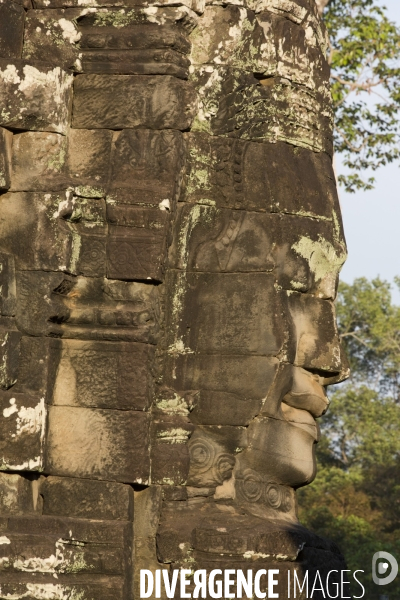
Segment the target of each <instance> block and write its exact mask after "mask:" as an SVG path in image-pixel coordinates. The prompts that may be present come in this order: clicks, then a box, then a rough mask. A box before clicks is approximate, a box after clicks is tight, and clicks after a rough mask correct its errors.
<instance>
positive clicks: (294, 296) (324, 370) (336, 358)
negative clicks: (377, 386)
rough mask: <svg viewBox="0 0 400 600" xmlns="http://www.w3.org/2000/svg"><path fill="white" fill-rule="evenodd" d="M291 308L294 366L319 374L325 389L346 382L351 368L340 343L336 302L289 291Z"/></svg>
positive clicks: (320, 382) (319, 379)
mask: <svg viewBox="0 0 400 600" xmlns="http://www.w3.org/2000/svg"><path fill="white" fill-rule="evenodd" d="M288 305H289V313H290V316H291V321H292V334H293V345H292V352H293V364H294V366H295V367H301V369H304V370H306V371H308V372H310V373H312V374H315V375H317V376H318V381H319V384H320V385H323V386H324V385H329V384H331V383H338V382H339V381H343V380H344V379H347V377H348V376H349V366H348V362H347V359H346V356H345V353H344V351H343V348H342V345H341V342H340V337H339V332H338V329H337V324H336V313H335V305H334V303H333V302H332V301H331V300H326V299H321V298H316V297H315V296H312V295H310V294H302V293H298V292H289V293H288ZM291 362H292V361H291Z"/></svg>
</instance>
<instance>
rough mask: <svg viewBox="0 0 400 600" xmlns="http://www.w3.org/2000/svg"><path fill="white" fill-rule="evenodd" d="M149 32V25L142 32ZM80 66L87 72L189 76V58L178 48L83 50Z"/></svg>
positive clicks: (182, 77) (185, 77)
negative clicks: (177, 50)
mask: <svg viewBox="0 0 400 600" xmlns="http://www.w3.org/2000/svg"><path fill="white" fill-rule="evenodd" d="M143 34H144V35H146V27H145V29H144V31H143ZM80 56H81V57H82V58H81V59H80V60H81V65H82V71H83V72H84V73H108V74H117V75H173V76H174V77H179V78H180V79H187V78H188V76H189V65H190V62H189V60H188V59H187V58H186V57H184V56H182V54H180V53H179V52H176V51H175V50H172V49H168V50H167V51H165V50H117V49H107V50H99V49H96V50H83V51H82V52H80Z"/></svg>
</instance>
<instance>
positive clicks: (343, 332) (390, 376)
mask: <svg viewBox="0 0 400 600" xmlns="http://www.w3.org/2000/svg"><path fill="white" fill-rule="evenodd" d="M337 314H338V325H339V333H340V336H341V339H342V342H343V344H344V346H345V348H346V350H347V354H348V357H349V360H350V364H351V368H352V375H351V378H350V380H348V381H347V382H345V383H343V384H340V385H339V386H337V387H336V388H333V389H332V388H331V390H332V391H330V392H329V394H330V400H331V406H330V409H329V411H328V413H327V414H326V415H325V416H324V417H323V418H322V419H321V433H322V437H321V441H320V443H319V444H318V446H317V460H318V464H319V471H318V475H317V478H316V480H315V482H314V483H313V484H312V485H311V486H308V487H306V488H303V489H301V490H299V507H300V508H299V512H300V519H301V520H302V522H303V523H304V524H305V525H306V526H308V527H309V528H311V529H313V530H314V531H316V532H317V533H318V534H320V535H322V536H325V537H328V538H330V539H332V540H334V541H335V542H336V543H337V544H338V545H339V547H340V548H341V549H342V552H343V553H344V555H345V557H346V560H347V563H348V568H349V569H351V570H357V569H365V571H366V573H365V578H364V580H363V583H364V585H366V588H367V595H366V597H368V598H370V599H372V600H374V599H379V597H380V595H381V593H382V591H381V590H380V589H379V588H378V586H376V585H375V584H374V583H373V582H372V578H371V567H370V565H371V559H372V556H373V554H374V553H375V552H377V551H379V550H386V551H387V552H392V554H394V555H395V556H397V557H398V558H399V559H400V436H399V431H400V397H399V381H398V371H399V367H400V364H399V362H400V356H399V355H400V352H399V340H400V307H398V306H395V305H394V304H393V303H392V301H391V294H390V285H389V284H388V283H387V282H385V281H382V280H380V279H379V278H377V279H374V280H372V281H368V280H366V279H365V278H360V279H356V280H355V281H354V282H353V284H352V285H349V284H346V283H341V284H340V286H339V294H338V299H337ZM385 593H386V594H388V595H389V598H390V600H392V599H393V600H397V598H398V597H399V596H400V582H399V581H397V580H396V581H395V582H393V584H390V586H388V587H387V588H385Z"/></svg>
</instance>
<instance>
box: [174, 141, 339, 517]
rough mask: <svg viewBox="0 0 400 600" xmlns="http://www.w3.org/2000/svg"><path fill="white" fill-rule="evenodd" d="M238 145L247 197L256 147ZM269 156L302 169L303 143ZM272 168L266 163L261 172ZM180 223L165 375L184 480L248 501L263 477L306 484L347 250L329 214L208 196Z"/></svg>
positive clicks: (334, 349) (333, 350) (329, 375)
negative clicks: (182, 443)
mask: <svg viewBox="0 0 400 600" xmlns="http://www.w3.org/2000/svg"><path fill="white" fill-rule="evenodd" d="M193 138H194V136H193ZM193 138H192V140H193ZM192 140H191V141H192ZM196 142H197V140H196V139H195V140H194V144H195V143H196ZM220 144H222V142H220ZM232 145H233V144H232V143H231V142H228V141H227V142H225V147H226V149H227V152H226V154H228V155H229V153H228V150H229V148H231V147H232ZM235 150H236V154H235V165H236V171H235V172H236V173H240V176H241V178H242V181H243V182H244V183H243V188H244V192H243V196H244V199H243V203H244V205H245V204H246V200H247V197H246V187H247V186H248V188H249V189H250V188H251V185H252V183H253V182H254V180H252V179H251V173H250V174H249V172H248V171H249V166H250V165H251V164H253V165H254V162H255V161H256V160H257V158H258V159H259V160H262V158H263V157H261V158H260V157H259V156H257V154H261V152H262V148H261V149H260V147H259V146H258V145H257V144H251V143H247V144H238V143H236V147H235ZM275 153H276V154H277V155H278V157H279V153H280V154H281V156H282V155H283V156H285V155H286V157H287V156H288V155H289V156H291V157H292V161H293V162H294V164H295V168H296V167H297V169H298V171H299V172H301V170H302V169H305V168H306V167H307V165H306V164H305V163H306V160H305V159H306V158H307V153H306V152H304V153H302V154H301V153H300V156H296V155H295V153H294V152H293V150H291V149H290V148H288V147H287V146H285V145H283V144H282V145H280V144H277V146H276V148H275ZM249 155H251V157H252V161H250V160H249V158H248V157H249ZM211 156H212V154H211ZM218 166H219V165H218V164H217V167H216V168H218ZM318 166H320V165H318ZM322 166H323V165H322ZM321 170H322V169H321ZM269 173H270V168H269V165H266V166H265V168H264V174H263V175H258V180H259V179H260V177H262V176H264V177H265V181H266V182H267V181H268V176H269ZM312 176H313V173H312V172H311V174H309V177H310V178H312ZM314 176H315V174H314ZM275 185H276V190H279V187H278V186H279V181H278V182H276V183H275ZM322 185H323V183H322V182H321V187H322ZM274 191H275V190H274ZM270 193H271V192H270ZM250 194H251V192H250ZM177 222H178V225H177V234H176V236H175V239H176V240H177V242H176V244H175V245H174V246H173V249H172V253H171V260H172V263H173V267H174V268H176V269H179V271H177V272H173V271H172V273H173V275H172V277H171V282H170V289H171V292H172V295H173V298H174V299H173V303H175V304H173V305H175V306H178V307H179V312H178V311H176V316H175V318H174V314H173V311H171V314H172V316H171V318H170V320H169V323H168V327H167V332H168V333H167V336H168V337H167V341H168V349H167V355H168V356H169V358H168V363H167V364H168V366H167V368H166V372H167V373H168V372H169V373H171V376H170V377H169V378H168V375H167V376H166V377H167V379H168V384H169V385H170V386H171V387H173V389H174V390H176V392H177V393H178V394H180V395H181V396H182V397H185V398H187V397H188V396H189V397H190V401H189V410H190V420H191V422H192V423H195V424H196V425H197V427H196V429H195V431H194V433H193V434H192V436H191V438H190V441H189V447H190V456H191V463H190V473H189V480H188V484H189V485H190V486H194V487H200V488H201V487H202V488H207V487H209V488H212V487H213V488H216V496H217V497H221V498H224V497H225V498H233V499H236V501H239V502H244V503H247V504H248V503H257V502H258V501H260V502H262V501H263V499H264V500H265V494H266V493H267V492H265V489H266V488H267V487H268V486H270V485H275V484H276V485H277V486H278V488H277V489H279V486H287V488H296V487H299V486H301V485H304V484H306V483H310V482H311V481H312V479H313V477H314V475H315V460H314V446H315V443H316V442H317V440H318V426H317V423H316V420H315V419H316V418H318V417H320V416H321V415H323V414H324V412H325V411H326V410H327V407H328V400H327V397H326V393H325V389H324V386H326V385H327V384H328V383H332V382H334V381H339V380H340V379H341V378H342V377H343V369H344V367H343V365H342V354H341V350H340V343H339V338H338V334H337V329H336V323H335V313H334V306H333V303H332V299H333V297H334V295H335V291H336V281H337V276H338V272H339V269H340V266H341V264H342V263H343V261H344V259H345V243H344V240H343V236H342V233H341V231H340V229H339V227H338V225H337V222H335V220H334V218H332V217H331V218H330V219H329V220H328V219H317V218H313V219H311V218H309V217H302V216H298V215H296V216H294V215H291V214H278V213H272V214H271V213H267V212H265V211H263V210H262V208H261V207H258V210H252V211H245V210H242V209H232V208H225V207H217V206H207V205H200V206H199V205H197V206H194V207H193V206H190V205H182V206H180V207H179V209H178V220H177ZM263 489H264V491H263ZM274 489H275V488H274ZM271 493H272V492H271ZM274 493H275V492H274ZM286 493H288V494H289V496H290V492H288V490H287V489H286V491H285V494H286ZM277 502H278V501H276V502H275V504H276V503H277ZM267 504H268V502H267ZM273 504H274V502H272V505H273ZM289 504H290V502H289V500H287V501H286V505H289ZM292 508H293V507H292Z"/></svg>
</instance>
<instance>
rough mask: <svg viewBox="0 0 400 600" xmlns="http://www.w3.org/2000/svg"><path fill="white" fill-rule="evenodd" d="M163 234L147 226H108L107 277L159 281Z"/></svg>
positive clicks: (164, 244)
mask: <svg viewBox="0 0 400 600" xmlns="http://www.w3.org/2000/svg"><path fill="white" fill-rule="evenodd" d="M165 258H166V238H165V235H163V234H162V232H161V233H160V232H158V231H157V230H151V229H148V230H147V229H136V228H135V229H133V228H131V227H115V226H111V227H110V231H109V237H108V241H107V277H109V278H110V279H154V280H155V281H162V279H163V274H164V262H165Z"/></svg>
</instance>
